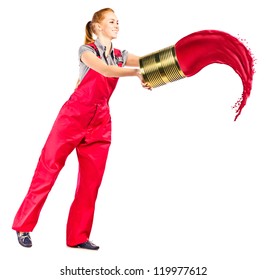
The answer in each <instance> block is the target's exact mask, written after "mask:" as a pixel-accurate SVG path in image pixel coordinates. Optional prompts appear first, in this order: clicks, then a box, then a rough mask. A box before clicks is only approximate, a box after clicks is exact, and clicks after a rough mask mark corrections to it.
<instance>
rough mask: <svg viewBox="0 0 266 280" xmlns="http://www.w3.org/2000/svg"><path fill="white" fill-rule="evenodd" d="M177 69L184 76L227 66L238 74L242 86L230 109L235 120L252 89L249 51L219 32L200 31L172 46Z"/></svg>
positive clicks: (251, 64)
mask: <svg viewBox="0 0 266 280" xmlns="http://www.w3.org/2000/svg"><path fill="white" fill-rule="evenodd" d="M175 51H176V56H177V59H178V61H179V65H180V68H181V69H182V71H183V72H184V74H185V75H186V76H187V77H190V76H193V75H195V74H196V73H198V72H199V71H200V70H201V69H202V68H204V67H205V66H207V65H209V64H212V63H221V64H226V65H228V66H230V67H232V68H233V70H234V71H235V72H236V73H237V74H238V75H239V77H240V78H241V80H242V84H243V93H242V96H241V98H239V100H238V101H237V102H236V103H235V105H234V106H233V108H234V109H235V111H236V116H235V119H234V120H235V121H236V119H237V118H238V116H239V115H240V114H241V111H242V109H243V107H244V106H245V105H246V102H247V99H248V97H249V96H250V92H251V88H252V80H253V74H254V72H255V71H254V59H253V57H252V54H251V52H250V50H249V49H248V48H247V47H246V46H245V45H244V44H243V43H242V42H241V41H240V40H239V39H237V38H235V37H233V36H232V35H230V34H228V33H226V32H223V31H218V30H202V31H198V32H194V33H191V34H189V35H188V36H185V37H183V38H182V39H180V40H179V41H178V42H177V43H176V44H175Z"/></svg>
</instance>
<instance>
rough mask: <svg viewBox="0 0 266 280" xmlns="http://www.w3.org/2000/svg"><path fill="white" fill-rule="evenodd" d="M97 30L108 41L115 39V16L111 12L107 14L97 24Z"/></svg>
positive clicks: (116, 31)
mask: <svg viewBox="0 0 266 280" xmlns="http://www.w3.org/2000/svg"><path fill="white" fill-rule="evenodd" d="M99 29H100V32H101V34H102V35H104V36H105V37H107V38H109V39H110V40H112V39H115V38H117V34H118V31H119V24H118V19H117V17H116V15H115V14H114V13H113V12H107V13H106V14H105V18H104V19H103V20H102V22H101V23H100V24H99Z"/></svg>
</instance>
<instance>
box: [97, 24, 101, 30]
mask: <svg viewBox="0 0 266 280" xmlns="http://www.w3.org/2000/svg"><path fill="white" fill-rule="evenodd" d="M96 30H97V31H102V27H101V25H100V23H96Z"/></svg>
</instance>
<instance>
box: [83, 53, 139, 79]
mask: <svg viewBox="0 0 266 280" xmlns="http://www.w3.org/2000/svg"><path fill="white" fill-rule="evenodd" d="M81 60H82V62H83V63H85V64H86V65H87V66H88V67H89V68H91V69H93V70H94V71H96V72H98V73H100V74H102V75H103V76H105V77H126V76H137V77H139V78H141V79H142V76H141V73H140V70H139V69H138V68H122V67H118V66H116V65H107V64H106V63H104V62H103V61H102V60H101V59H100V58H98V57H97V56H96V55H95V54H94V53H92V52H89V51H88V52H87V51H86V52H83V53H82V55H81Z"/></svg>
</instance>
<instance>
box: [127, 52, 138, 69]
mask: <svg viewBox="0 0 266 280" xmlns="http://www.w3.org/2000/svg"><path fill="white" fill-rule="evenodd" d="M139 58H140V57H139V56H137V55H135V54H132V53H129V54H128V56H127V61H126V64H125V65H126V66H130V67H139Z"/></svg>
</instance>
